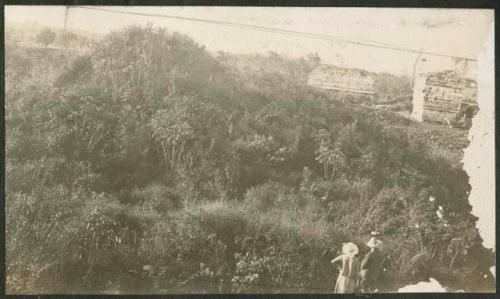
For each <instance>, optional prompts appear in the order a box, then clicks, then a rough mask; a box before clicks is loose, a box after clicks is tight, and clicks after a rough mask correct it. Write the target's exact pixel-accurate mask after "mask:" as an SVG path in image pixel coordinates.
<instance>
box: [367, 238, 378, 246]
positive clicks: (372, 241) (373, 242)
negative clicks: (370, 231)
mask: <svg viewBox="0 0 500 299" xmlns="http://www.w3.org/2000/svg"><path fill="white" fill-rule="evenodd" d="M381 245H382V242H381V241H380V240H377V239H375V238H374V237H373V238H371V239H370V241H368V242H367V243H366V246H368V247H370V248H378V247H380V246H381Z"/></svg>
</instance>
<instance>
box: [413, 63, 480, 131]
mask: <svg viewBox="0 0 500 299" xmlns="http://www.w3.org/2000/svg"><path fill="white" fill-rule="evenodd" d="M476 110H477V86H476V82H475V81H474V80H472V79H467V78H464V77H463V76H461V74H460V73H459V72H457V71H456V70H447V71H442V72H436V73H430V74H424V75H420V76H419V77H417V78H416V79H415V84H414V95H413V112H414V113H413V114H412V115H413V117H414V118H415V119H417V120H419V121H439V122H448V123H452V122H462V123H464V122H465V123H468V122H470V119H471V118H472V116H473V115H474V113H475V112H476ZM465 125H466V126H467V124H465Z"/></svg>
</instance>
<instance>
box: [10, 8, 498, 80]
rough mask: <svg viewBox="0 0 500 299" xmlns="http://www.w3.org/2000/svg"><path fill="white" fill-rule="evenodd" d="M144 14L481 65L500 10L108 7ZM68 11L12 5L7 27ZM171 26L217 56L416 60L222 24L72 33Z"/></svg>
mask: <svg viewBox="0 0 500 299" xmlns="http://www.w3.org/2000/svg"><path fill="white" fill-rule="evenodd" d="M101 8H107V9H115V10H124V11H132V12H141V13H153V14H164V15H174V16H182V17H192V18H202V19H209V20H218V21H226V22H237V23H243V24H249V25H257V26H266V27H273V28H279V29H287V30H295V31H303V32H311V33H319V34H328V35H334V36H340V37H345V38H348V39H355V40H370V41H377V42H383V43H388V44H394V45H398V46H402V47H406V48H412V49H416V50H419V49H422V50H424V51H431V52H438V53H443V54H449V55H456V56H465V57H471V58H477V56H478V55H479V53H480V52H481V50H482V46H483V42H484V40H485V38H486V36H487V34H488V30H489V28H490V26H491V25H492V23H493V10H479V9H473V10H472V9H468V10H466V9H414V8H334V7H327V8H304V7H193V6H191V7H178V6H177V7H176V6H170V7H168V6H164V7H144V6H143V7H141V6H135V7H119V6H115V7H111V6H108V7H102V6H101ZM64 12H65V7H64V6H6V7H5V20H6V25H7V28H8V24H9V23H11V22H16V23H22V22H36V23H39V24H42V25H46V26H51V27H63V26H64ZM148 23H151V24H152V25H153V26H158V27H166V28H167V29H168V30H170V31H178V32H181V33H185V34H187V35H189V36H191V37H192V38H193V39H194V40H195V41H196V42H198V43H199V44H202V45H205V46H206V48H207V49H208V50H210V51H213V52H216V51H226V52H231V53H255V52H258V53H266V52H268V51H274V52H277V53H280V54H284V55H288V56H293V57H297V56H304V55H306V54H308V53H318V55H319V56H320V57H321V58H322V59H323V61H324V62H325V63H331V64H335V65H340V66H347V67H356V68H362V69H366V70H369V71H377V72H380V71H386V72H392V73H399V74H411V73H412V70H413V63H414V61H415V58H416V56H417V54H415V53H405V52H398V51H393V50H387V49H378V48H371V47H364V46H359V45H352V44H345V43H340V42H333V41H322V40H314V39H306V38H301V37H297V36H289V35H281V34H276V33H269V32H261V31H251V30H247V29H239V28H232V27H226V26H221V25H216V24H207V23H199V22H192V21H185V20H172V19H165V18H159V17H149V16H148V17H145V16H135V15H123V14H115V13H109V12H102V11H93V10H85V9H81V8H75V7H73V8H71V9H70V10H69V18H68V27H69V28H73V29H79V30H85V31H90V32H94V33H99V34H105V33H108V32H110V31H112V30H117V29H120V28H122V27H123V26H127V25H133V24H139V25H146V24H148ZM450 63H451V59H447V58H432V62H431V63H429V64H430V65H433V66H435V67H436V68H438V69H439V68H446V67H449V65H450Z"/></svg>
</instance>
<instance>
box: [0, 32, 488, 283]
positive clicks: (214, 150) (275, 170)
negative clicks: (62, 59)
mask: <svg viewBox="0 0 500 299" xmlns="http://www.w3.org/2000/svg"><path fill="white" fill-rule="evenodd" d="M12 53H14V52H9V51H8V52H7V55H10V54H12ZM19 55H21V56H26V57H25V59H27V60H30V59H31V57H30V55H31V54H30V53H29V52H20V54H19ZM7 59H10V58H9V57H7ZM242 59H245V58H242ZM272 60H273V61H279V63H276V65H277V66H278V67H277V69H276V70H274V71H273V68H274V66H273V65H270V67H269V68H267V69H266V72H254V73H252V75H249V74H248V73H246V72H245V71H242V70H239V69H238V67H237V66H235V65H234V64H233V67H231V65H232V64H231V60H227V59H224V58H223V57H220V56H219V57H213V56H212V55H210V54H209V53H208V52H206V51H205V50H204V49H203V47H200V46H199V45H197V44H196V43H195V42H194V41H192V40H191V39H189V38H188V37H186V36H183V35H180V34H176V33H169V32H166V31H164V30H160V29H153V28H138V27H131V28H128V29H126V30H123V31H118V32H114V33H111V34H109V35H107V36H106V37H105V38H104V39H103V40H102V41H100V42H99V43H98V44H96V45H95V47H94V48H93V49H92V51H91V52H90V53H89V54H88V55H84V56H80V57H78V58H75V59H74V61H73V63H72V64H71V67H67V68H66V69H65V70H62V71H61V72H60V73H59V74H58V75H57V76H56V77H55V78H54V80H52V81H51V82H50V83H47V84H45V83H43V84H38V85H37V84H34V85H32V86H27V85H26V86H21V87H20V88H19V92H16V93H9V92H8V93H7V99H6V103H7V105H8V110H9V111H8V113H7V115H6V128H7V132H6V135H7V138H6V157H7V167H6V174H7V176H6V179H7V182H6V192H7V197H6V215H7V218H6V222H7V223H6V224H7V226H6V249H7V254H6V262H7V265H6V266H7V292H9V293H45V292H48V293H67V292H75V293H96V292H116V293H140V292H152V293H176V292H180V293H185V292H196V293H203V292H224V293H227V292H266V293H270V292H293V293H297V292H331V290H332V288H333V285H332V284H333V281H334V277H335V275H336V272H335V271H336V270H335V269H334V268H333V267H332V266H331V264H330V263H329V261H330V260H331V259H332V258H333V257H334V256H335V255H336V254H337V250H338V249H339V248H340V246H341V243H342V242H345V241H353V242H355V243H357V244H358V245H359V246H360V250H361V254H364V253H365V252H366V251H367V248H365V247H364V246H363V244H364V242H366V240H367V237H368V234H369V232H370V231H371V230H374V229H377V230H380V231H382V232H383V233H384V243H385V248H386V250H387V252H388V253H389V255H390V260H391V265H390V268H389V270H388V272H387V276H386V282H385V283H386V287H385V289H384V290H385V291H393V290H395V289H396V288H398V287H400V286H402V285H404V284H407V283H410V282H414V281H417V280H420V279H425V278H427V277H429V276H432V277H434V278H436V279H438V280H439V281H440V282H441V283H443V284H444V285H446V286H449V287H452V288H458V289H465V290H467V291H474V290H485V289H491V290H493V289H494V286H495V281H494V279H493V278H492V277H491V276H488V274H487V273H489V272H488V268H489V266H490V265H491V264H492V263H493V261H494V254H493V253H492V252H490V251H488V250H486V249H484V248H483V247H482V245H481V238H480V236H479V234H478V232H477V230H476V229H475V220H476V219H475V218H474V217H473V216H471V214H470V210H471V207H470V205H469V204H468V201H467V196H468V193H469V191H470V186H469V184H468V177H467V174H466V173H465V172H464V171H463V170H462V169H461V166H460V165H459V164H454V163H451V162H450V160H449V159H444V158H440V157H439V155H435V154H433V153H432V149H431V148H430V146H429V142H428V139H427V137H426V135H425V134H422V135H419V134H417V133H418V130H419V127H418V124H413V125H412V132H417V133H415V134H413V135H412V138H408V134H407V133H408V130H406V129H405V126H404V125H405V124H407V120H406V119H404V118H402V117H399V116H395V115H393V114H390V113H389V112H377V111H375V110H367V109H364V108H360V107H355V106H349V105H346V104H343V103H342V101H341V99H337V98H334V97H332V96H331V95H328V94H326V93H322V92H319V91H315V90H313V89H311V88H309V87H308V86H306V85H305V81H303V80H301V79H300V78H298V77H296V76H295V75H294V74H299V73H301V72H302V73H303V72H304V69H303V67H304V65H306V64H302V62H307V61H308V60H307V59H304V60H301V61H300V63H297V61H288V60H287V59H286V58H283V57H279V56H276V57H274V58H272ZM309 61H310V60H309ZM16 65H17V64H15V63H14V64H9V63H7V68H8V69H7V76H12V75H9V74H11V73H9V71H10V68H12V67H15V66H16ZM285 65H286V66H287V67H284V66H285ZM54 72H56V70H54ZM32 75H33V74H30V71H29V69H28V70H27V71H26V72H25V73H23V75H21V76H28V77H29V76H32ZM278 79H279V80H278ZM7 80H9V78H7ZM285 83H286V84H285ZM14 103H15V104H16V105H14ZM440 207H441V209H440ZM438 210H440V211H441V214H440V215H442V217H441V216H439V215H438V213H437V211H438ZM484 275H486V278H485V276H484Z"/></svg>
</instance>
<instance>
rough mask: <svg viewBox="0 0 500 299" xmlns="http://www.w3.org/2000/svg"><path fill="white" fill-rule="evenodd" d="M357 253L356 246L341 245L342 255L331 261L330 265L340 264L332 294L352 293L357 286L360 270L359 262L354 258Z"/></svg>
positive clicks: (349, 244) (350, 244) (352, 244)
mask: <svg viewBox="0 0 500 299" xmlns="http://www.w3.org/2000/svg"><path fill="white" fill-rule="evenodd" d="M358 252H359V250H358V246H356V244H354V243H352V242H349V243H344V244H342V254H341V255H339V256H338V257H336V258H334V259H333V260H332V264H334V263H337V262H342V265H341V268H340V273H339V276H338V277H337V281H336V283H335V289H334V293H354V290H355V289H356V286H357V285H358V278H359V269H360V264H359V260H358V258H357V257H356V255H357V254H358Z"/></svg>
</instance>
